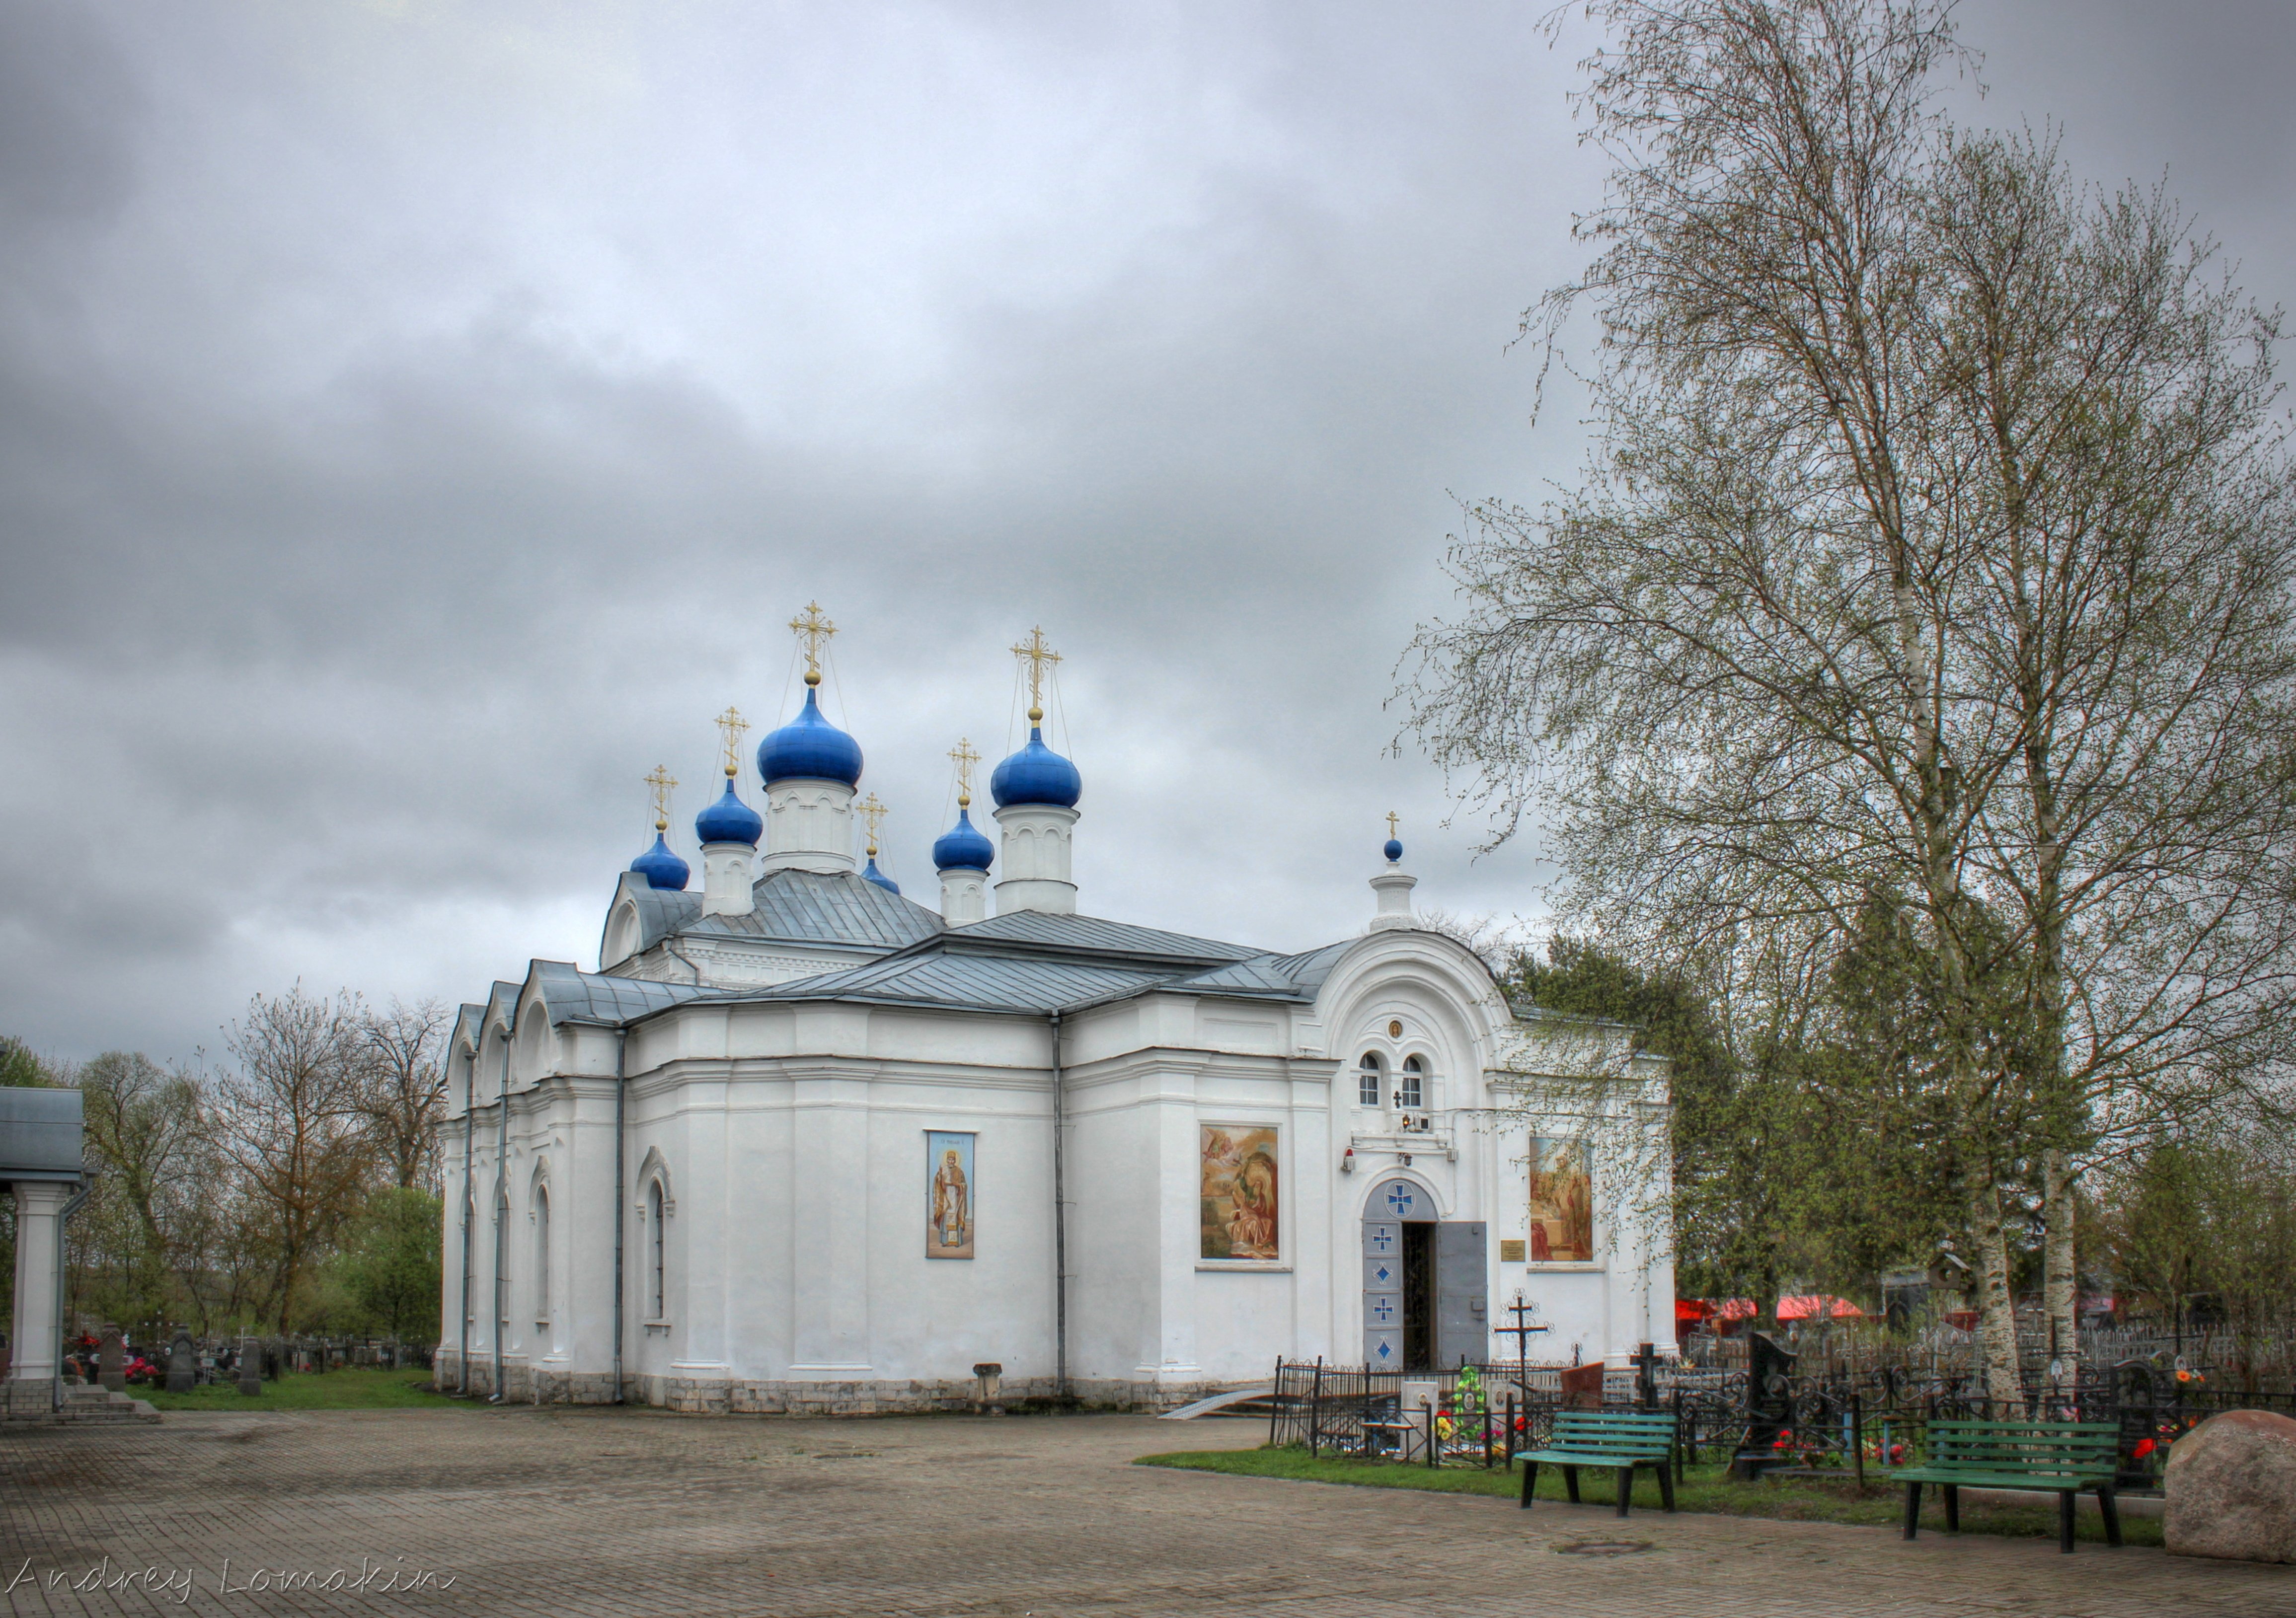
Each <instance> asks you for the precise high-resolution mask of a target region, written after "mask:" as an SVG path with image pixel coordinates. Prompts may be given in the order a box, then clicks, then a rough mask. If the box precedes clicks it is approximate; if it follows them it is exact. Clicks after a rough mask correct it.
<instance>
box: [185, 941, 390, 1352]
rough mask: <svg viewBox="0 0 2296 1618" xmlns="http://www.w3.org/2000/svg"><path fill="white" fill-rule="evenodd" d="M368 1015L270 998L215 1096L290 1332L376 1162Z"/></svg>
mask: <svg viewBox="0 0 2296 1618" xmlns="http://www.w3.org/2000/svg"><path fill="white" fill-rule="evenodd" d="M225 1046H226V1048H227V1049H228V1050H230V1051H231V1053H232V1055H233V1056H234V1058H236V1063H235V1066H233V1067H230V1068H227V1069H225V1070H224V1071H223V1072H222V1073H220V1074H219V1075H217V1079H216V1083H215V1091H214V1102H215V1117H216V1123H217V1141H218V1143H219V1145H220V1146H221V1148H222V1149H223V1151H224V1153H225V1156H227V1157H228V1159H229V1160H230V1162H231V1164H233V1166H234V1169H235V1170H236V1171H237V1173H238V1174H239V1176H240V1177H241V1180H242V1185H243V1187H244V1190H245V1195H246V1199H247V1202H248V1204H249V1205H250V1212H251V1213H253V1214H256V1215H257V1216H258V1218H259V1219H260V1220H261V1222H262V1231H261V1234H262V1236H263V1238H264V1240H265V1246H266V1247H267V1249H268V1251H269V1253H270V1255H271V1267H270V1270H271V1272H270V1277H269V1281H270V1286H269V1288H268V1290H269V1294H270V1296H269V1299H268V1302H269V1303H270V1305H271V1308H272V1312H274V1313H275V1315H276V1317H277V1320H278V1323H279V1329H280V1330H282V1331H284V1330H286V1329H287V1327H288V1323H289V1320H290V1317H291V1313H292V1312H293V1310H294V1308H295V1303H296V1297H297V1293H298V1290H299V1287H301V1286H302V1284H303V1283H304V1281H305V1280H306V1279H307V1275H308V1272H309V1270H310V1268H311V1266H312V1264H313V1263H314V1262H315V1261H316V1260H317V1259H318V1258H319V1257H321V1256H323V1254H324V1250H325V1246H326V1244H327V1242H328V1241H329V1240H330V1238H332V1235H333V1234H334V1232H335V1231H336V1230H338V1229H339V1228H340V1226H341V1224H342V1222H344V1221H345V1220H346V1219H347V1218H348V1217H349V1215H350V1214H351V1213H352V1212H353V1211H354V1209H355V1208H356V1207H357V1203H358V1199H359V1196H360V1194H361V1193H362V1192H363V1191H364V1190H365V1189H366V1188H367V1186H368V1184H369V1183H370V1181H371V1179H372V1177H373V1169H374V1164H375V1156H374V1150H373V1142H372V1140H371V1139H370V1137H369V1135H368V1133H367V1131H366V1128H365V1124H366V1119H365V1114H364V1113H363V1112H362V1111H361V1110H360V1095H359V1086H358V1077H359V1066H360V1063H361V1060H362V1059H363V1058H364V1055H365V1036H364V1033H363V1030H362V1027H361V1022H360V1008H359V1007H358V1004H357V1001H353V1000H351V999H349V998H348V996H345V997H340V998H338V999H336V1000H333V1001H326V1000H318V999H315V998H313V997H312V996H310V995H308V994H306V993H304V992H303V989H302V986H301V985H296V986H295V987H294V988H292V989H291V990H289V991H288V992H287V993H285V994H282V995H277V996H274V997H270V998H266V997H265V996H263V995H260V994H258V995H257V996H255V997H254V998H253V999H252V1000H251V1001H249V1003H248V1009H247V1015H246V1017H245V1018H244V1019H243V1020H242V1021H241V1022H238V1023H235V1024H234V1025H233V1026H231V1027H230V1028H229V1029H228V1030H226V1034H225Z"/></svg>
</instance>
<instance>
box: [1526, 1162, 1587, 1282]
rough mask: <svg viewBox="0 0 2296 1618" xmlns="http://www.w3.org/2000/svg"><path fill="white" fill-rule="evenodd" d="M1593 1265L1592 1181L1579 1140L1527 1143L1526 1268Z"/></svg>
mask: <svg viewBox="0 0 2296 1618" xmlns="http://www.w3.org/2000/svg"><path fill="white" fill-rule="evenodd" d="M1594 1261H1595V1177H1594V1175H1593V1173H1591V1172H1590V1171H1589V1170H1588V1168H1587V1146H1586V1143H1585V1142H1584V1141H1581V1140H1554V1139H1553V1138H1551V1137H1548V1136H1545V1135H1533V1136H1532V1137H1531V1138H1530V1262H1531V1263H1534V1264H1544V1263H1556V1264H1588V1263H1594Z"/></svg>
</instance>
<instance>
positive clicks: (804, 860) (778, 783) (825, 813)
mask: <svg viewBox="0 0 2296 1618" xmlns="http://www.w3.org/2000/svg"><path fill="white" fill-rule="evenodd" d="M790 627H791V629H792V630H794V631H795V632H796V633H797V636H798V639H799V641H800V642H801V643H802V644H803V646H804V649H805V707H803V708H801V709H799V712H798V715H797V717H796V718H794V719H792V720H791V721H790V722H789V723H787V724H785V725H783V726H782V728H781V729H780V730H778V731H774V732H773V733H772V734H771V735H769V736H767V738H766V739H765V740H763V741H761V742H759V743H758V779H759V780H762V781H763V782H764V783H765V790H766V857H765V858H764V859H763V860H762V861H760V862H759V865H760V868H761V871H775V870H811V871H819V872H821V873H823V874H824V875H835V874H836V873H838V872H840V871H848V870H853V869H855V861H854V858H853V794H854V791H855V789H857V787H859V785H860V784H861V744H860V743H859V742H857V741H856V740H853V738H852V737H850V736H849V735H847V734H846V733H845V732H844V731H840V730H839V729H838V728H837V727H836V726H835V725H833V724H832V723H829V720H828V718H827V716H826V715H824V714H823V713H822V711H821V704H820V701H819V700H818V694H819V692H820V690H821V647H822V643H823V642H824V641H826V640H828V639H829V637H830V636H831V635H833V634H835V633H837V625H834V624H832V623H831V622H830V621H829V620H828V619H827V618H825V617H823V616H822V612H821V605H820V603H819V602H813V603H810V604H808V606H807V608H806V609H805V611H804V612H803V613H801V614H799V616H798V617H794V618H791V620H790Z"/></svg>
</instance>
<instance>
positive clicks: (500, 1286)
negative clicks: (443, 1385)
mask: <svg viewBox="0 0 2296 1618" xmlns="http://www.w3.org/2000/svg"><path fill="white" fill-rule="evenodd" d="M517 1026H518V1011H517V1008H516V1006H515V1005H514V1004H513V1006H512V1010H511V1027H510V1029H508V1030H505V1031H504V1034H503V1059H502V1092H501V1094H499V1095H498V1096H496V1105H497V1106H499V1107H501V1108H502V1116H501V1117H500V1118H499V1119H498V1120H497V1121H496V1126H495V1391H494V1392H493V1393H490V1394H488V1396H487V1402H488V1404H502V1403H504V1402H505V1401H506V1400H507V1397H508V1396H507V1394H505V1393H504V1390H503V1328H504V1326H506V1325H508V1324H509V1322H510V1285H509V1277H508V1276H507V1275H505V1274H504V1266H505V1264H506V1263H508V1261H509V1256H510V1178H509V1176H510V1046H511V1034H512V1032H514V1031H515V1030H516V1028H517Z"/></svg>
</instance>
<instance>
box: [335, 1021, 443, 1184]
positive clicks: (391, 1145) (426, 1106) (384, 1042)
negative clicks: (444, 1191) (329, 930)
mask: <svg viewBox="0 0 2296 1618" xmlns="http://www.w3.org/2000/svg"><path fill="white" fill-rule="evenodd" d="M358 1032H359V1036H360V1041H361V1043H362V1046H363V1051H362V1057H363V1059H362V1060H361V1061H360V1062H359V1064H358V1068H357V1075H358V1076H357V1095H358V1108H359V1111H360V1113H361V1114H362V1115H364V1116H365V1119H366V1126H367V1129H368V1130H369V1132H371V1133H372V1134H373V1139H374V1143H375V1147H376V1149H377V1150H378V1151H379V1152H380V1153H381V1156H382V1158H383V1161H384V1162H385V1164H387V1165H388V1166H389V1172H390V1175H391V1183H392V1184H394V1185H396V1186H398V1187H400V1188H402V1189H407V1188H420V1189H423V1190H427V1191H430V1192H431V1193H432V1194H434V1195H435V1194H437V1192H438V1190H439V1164H438V1161H437V1156H438V1143H439V1117H440V1115H441V1114H442V1113H443V1112H444V1110H445V1107H446V1100H447V1075H446V1069H445V1066H444V1065H443V1064H442V1063H441V1062H440V1060H439V1058H440V1055H441V1048H442V1047H443V1045H444V1044H445V1042H446V1034H447V1009H446V1008H445V1007H444V1006H442V1005H440V1004H439V1002H438V1001H435V1000H426V1001H422V1002H420V1003H419V1004H416V1005H412V1006H409V1005H405V1004H402V1003H401V1002H399V1001H396V1000H394V1001H391V1002H390V1009H389V1011H387V1012H386V1011H373V1010H367V1011H363V1012H362V1013H361V1014H360V1015H359V1017H358Z"/></svg>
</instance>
